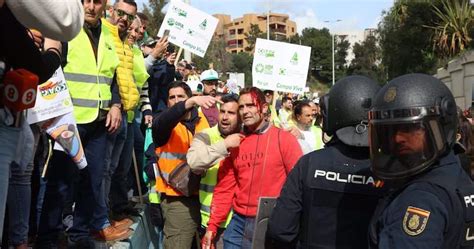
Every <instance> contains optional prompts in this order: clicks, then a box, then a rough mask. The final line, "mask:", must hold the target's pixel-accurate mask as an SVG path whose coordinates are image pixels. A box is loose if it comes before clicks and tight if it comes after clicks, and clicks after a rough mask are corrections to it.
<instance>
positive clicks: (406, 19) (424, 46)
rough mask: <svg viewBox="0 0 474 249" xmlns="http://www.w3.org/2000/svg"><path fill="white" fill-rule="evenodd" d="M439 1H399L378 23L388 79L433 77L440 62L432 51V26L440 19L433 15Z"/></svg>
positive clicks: (383, 62)
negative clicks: (417, 74) (412, 75)
mask: <svg viewBox="0 0 474 249" xmlns="http://www.w3.org/2000/svg"><path fill="white" fill-rule="evenodd" d="M432 4H434V5H435V6H438V4H439V0H433V1H421V0H420V1H409V0H396V1H395V3H394V5H393V7H392V8H391V9H390V10H389V11H388V12H384V13H383V16H382V21H381V22H380V23H379V27H378V32H379V35H380V47H381V50H382V64H383V66H384V70H385V71H386V72H385V75H387V77H388V78H389V79H392V78H394V77H396V76H399V75H402V74H406V73H411V72H420V73H428V74H433V73H434V71H435V67H436V64H437V58H436V56H435V54H434V52H433V49H432V40H431V39H432V35H433V33H434V30H433V29H430V28H428V27H426V26H433V25H434V23H436V22H437V20H438V17H437V15H436V14H435V13H434V12H433V11H431V9H432Z"/></svg>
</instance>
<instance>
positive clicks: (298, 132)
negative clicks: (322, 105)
mask: <svg viewBox="0 0 474 249" xmlns="http://www.w3.org/2000/svg"><path fill="white" fill-rule="evenodd" d="M310 103H311V102H310V101H307V100H304V101H300V102H298V103H297V104H296V106H295V109H294V111H293V114H292V115H293V119H294V121H295V124H294V125H292V127H290V129H289V132H290V133H291V134H293V135H294V136H295V137H296V138H297V139H298V142H299V143H300V145H301V149H302V150H303V154H308V153H309V152H311V151H314V150H319V149H321V148H323V139H322V135H323V132H322V131H321V128H319V127H317V126H315V125H313V123H314V122H313V120H314V117H315V115H314V114H313V110H312V108H311V105H310Z"/></svg>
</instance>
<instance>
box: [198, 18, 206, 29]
mask: <svg viewBox="0 0 474 249" xmlns="http://www.w3.org/2000/svg"><path fill="white" fill-rule="evenodd" d="M199 27H200V28H201V29H202V30H206V28H207V19H204V21H202V23H201V24H199Z"/></svg>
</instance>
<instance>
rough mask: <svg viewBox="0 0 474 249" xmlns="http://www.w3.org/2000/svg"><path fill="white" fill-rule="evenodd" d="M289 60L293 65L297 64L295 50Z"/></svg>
mask: <svg viewBox="0 0 474 249" xmlns="http://www.w3.org/2000/svg"><path fill="white" fill-rule="evenodd" d="M290 62H291V64H293V65H296V64H298V53H296V52H295V54H293V56H292V57H291V60H290Z"/></svg>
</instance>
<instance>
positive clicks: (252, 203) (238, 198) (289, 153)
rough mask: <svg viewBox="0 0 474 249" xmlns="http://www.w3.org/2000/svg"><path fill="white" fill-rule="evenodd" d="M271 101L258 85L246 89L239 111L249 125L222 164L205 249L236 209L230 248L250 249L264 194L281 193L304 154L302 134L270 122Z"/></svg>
mask: <svg viewBox="0 0 474 249" xmlns="http://www.w3.org/2000/svg"><path fill="white" fill-rule="evenodd" d="M267 111H268V104H267V103H266V102H265V96H264V94H263V93H262V91H260V90H259V89H258V88H256V87H252V88H245V89H243V90H242V91H241V92H240V97H239V115H240V118H241V120H242V122H243V124H244V128H243V134H244V135H245V138H244V139H243V140H242V142H241V144H240V147H238V148H234V149H231V150H230V155H229V156H228V157H227V158H226V159H224V161H223V162H222V165H221V167H220V168H219V173H218V180H217V185H216V187H215V189H214V197H213V200H212V204H211V217H210V220H209V223H208V227H207V231H206V235H205V237H204V238H203V242H202V243H203V248H204V249H206V248H210V245H211V243H210V241H212V239H213V237H214V236H215V234H216V231H217V229H218V227H219V225H220V223H222V222H223V221H225V220H226V218H227V215H228V213H229V212H230V210H231V208H232V210H233V211H234V215H233V216H232V220H231V222H230V224H229V225H228V226H227V229H226V230H225V232H224V247H225V248H226V249H228V248H250V247H251V245H252V235H253V228H254V223H255V216H256V214H257V206H258V202H259V198H260V197H278V196H279V195H280V190H281V188H282V186H283V184H284V182H285V180H286V176H287V175H288V173H289V172H290V170H291V169H292V168H293V166H294V165H295V164H296V162H297V161H298V159H299V158H300V157H301V156H302V151H301V148H300V146H299V144H298V141H297V140H296V138H295V137H294V136H293V135H291V134H290V133H288V132H286V131H283V130H280V129H279V128H276V127H274V126H272V125H270V124H269V123H268V122H267V121H265V115H266V113H267Z"/></svg>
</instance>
